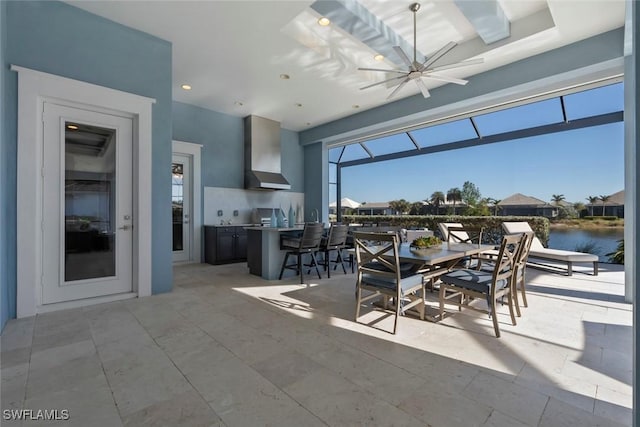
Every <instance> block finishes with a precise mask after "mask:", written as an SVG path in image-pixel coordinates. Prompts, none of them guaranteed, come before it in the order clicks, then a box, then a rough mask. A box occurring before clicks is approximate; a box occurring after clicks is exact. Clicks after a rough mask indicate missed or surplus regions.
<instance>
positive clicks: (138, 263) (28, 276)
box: [11, 65, 156, 318]
mask: <svg viewBox="0 0 640 427" xmlns="http://www.w3.org/2000/svg"><path fill="white" fill-rule="evenodd" d="M11 70H12V71H16V72H17V73H18V153H17V154H18V164H17V166H18V170H17V183H16V185H17V204H16V209H17V212H18V215H17V236H18V239H17V245H16V246H17V248H16V254H17V295H16V297H17V298H16V299H17V307H16V308H17V313H16V314H17V317H18V318H21V317H27V316H33V315H35V314H37V313H41V312H46V311H53V310H61V309H65V308H71V307H78V306H83V305H89V304H96V303H102V302H108V301H114V300H118V299H124V298H131V297H135V296H138V297H142V296H148V295H151V235H152V233H151V231H152V230H151V193H152V179H151V178H152V177H151V166H152V164H151V129H152V105H153V104H154V103H155V102H156V101H155V99H152V98H147V97H143V96H140V95H135V94H131V93H127V92H122V91H119V90H115V89H109V88H106V87H102V86H98V85H94V84H91V83H86V82H82V81H78V80H73V79H69V78H65V77H60V76H56V75H53V74H49V73H44V72H41V71H36V70H31V69H29V68H24V67H20V66H16V65H11ZM45 101H49V102H55V103H56V104H60V105H68V106H70V107H73V108H80V109H87V110H92V111H97V112H102V113H107V114H115V115H124V116H125V117H131V118H132V119H133V129H134V130H133V153H132V154H133V252H132V254H133V256H132V258H133V259H132V261H133V275H132V288H133V292H132V293H130V294H129V293H127V294H118V295H113V296H105V297H97V298H90V299H85V300H77V301H68V302H61V303H55V304H47V305H43V304H42V224H43V222H42V219H43V212H42V209H43V206H42V195H43V194H42V168H43V166H44V165H43V108H44V102H45Z"/></svg>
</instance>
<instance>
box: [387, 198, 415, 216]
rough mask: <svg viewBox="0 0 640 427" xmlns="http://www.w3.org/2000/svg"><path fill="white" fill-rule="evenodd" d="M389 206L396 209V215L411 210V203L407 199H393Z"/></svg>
mask: <svg viewBox="0 0 640 427" xmlns="http://www.w3.org/2000/svg"><path fill="white" fill-rule="evenodd" d="M389 207H390V208H391V209H393V210H394V211H395V213H396V215H398V214H399V215H403V214H404V213H405V212H407V211H408V210H409V208H410V207H411V204H410V203H409V202H407V201H406V200H405V199H400V200H392V201H390V202H389Z"/></svg>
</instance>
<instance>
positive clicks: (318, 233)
mask: <svg viewBox="0 0 640 427" xmlns="http://www.w3.org/2000/svg"><path fill="white" fill-rule="evenodd" d="M323 232H324V223H322V222H307V223H306V224H305V225H304V230H303V231H302V237H300V238H298V239H283V241H282V248H283V249H285V250H286V251H287V253H286V255H285V256H284V260H283V261H282V268H281V269H280V277H279V278H278V279H279V280H282V274H283V273H284V270H286V269H289V270H295V271H296V274H300V283H301V284H302V283H304V273H303V267H308V269H309V271H311V268H312V267H315V269H316V273H318V279H322V276H321V275H320V270H319V269H318V260H317V259H316V252H318V251H319V250H320V242H321V241H322V233H323ZM303 255H310V256H311V261H310V262H309V264H303V263H302V256H303ZM289 256H295V257H296V263H294V264H287V261H288V260H289Z"/></svg>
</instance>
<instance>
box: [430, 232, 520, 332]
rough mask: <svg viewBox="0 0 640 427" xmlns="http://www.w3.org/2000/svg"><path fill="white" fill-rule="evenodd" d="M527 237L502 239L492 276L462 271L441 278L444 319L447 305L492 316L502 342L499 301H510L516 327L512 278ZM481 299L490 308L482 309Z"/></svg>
mask: <svg viewBox="0 0 640 427" xmlns="http://www.w3.org/2000/svg"><path fill="white" fill-rule="evenodd" d="M523 238H524V235H523V234H514V235H507V236H504V237H503V238H502V243H501V244H500V249H499V251H498V256H497V257H496V262H495V266H494V268H493V271H492V272H487V271H482V270H475V269H469V268H465V269H459V270H453V271H451V272H449V273H446V274H443V275H442V276H440V280H441V282H442V283H441V284H440V294H439V302H440V319H443V317H444V305H445V303H449V304H454V305H456V306H457V307H458V310H459V311H461V310H462V308H463V307H464V308H467V309H470V310H475V311H480V312H483V313H488V314H489V316H490V317H491V319H492V320H493V329H494V332H495V335H496V337H498V338H500V328H499V326H498V317H497V314H496V305H497V303H498V299H501V298H503V297H506V298H507V303H508V305H509V314H510V316H511V323H512V324H513V325H515V324H516V318H515V315H514V307H513V299H512V298H511V293H512V290H513V279H512V276H513V274H514V272H515V262H516V256H517V254H518V251H519V250H520V246H521V244H522V241H523ZM477 299H481V300H486V302H487V306H488V308H487V309H486V310H485V309H483V308H481V307H478V303H477V302H476V301H475V300H477Z"/></svg>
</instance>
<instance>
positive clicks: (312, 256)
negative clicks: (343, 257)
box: [311, 252, 322, 279]
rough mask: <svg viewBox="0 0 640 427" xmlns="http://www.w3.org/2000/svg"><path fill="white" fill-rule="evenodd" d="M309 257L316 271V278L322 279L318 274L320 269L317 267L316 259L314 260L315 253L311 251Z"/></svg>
mask: <svg viewBox="0 0 640 427" xmlns="http://www.w3.org/2000/svg"><path fill="white" fill-rule="evenodd" d="M311 259H312V260H313V265H314V266H315V267H316V273H318V279H322V276H321V275H320V269H319V268H318V261H317V260H316V254H314V253H313V252H311Z"/></svg>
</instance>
